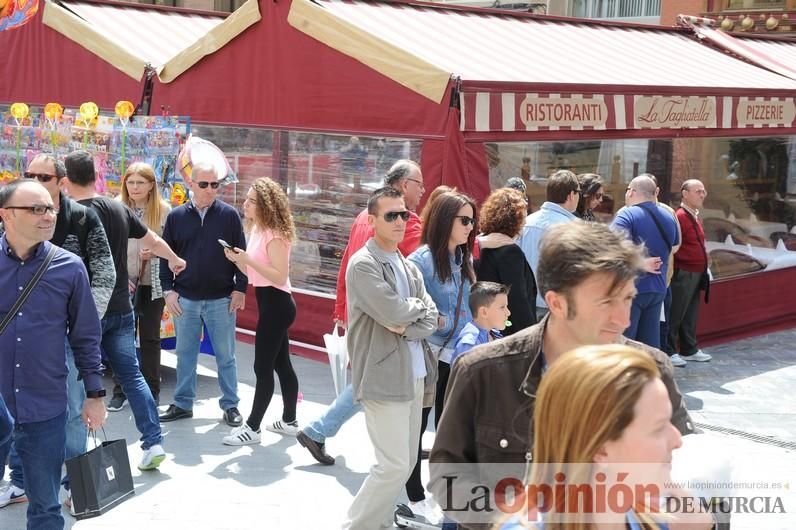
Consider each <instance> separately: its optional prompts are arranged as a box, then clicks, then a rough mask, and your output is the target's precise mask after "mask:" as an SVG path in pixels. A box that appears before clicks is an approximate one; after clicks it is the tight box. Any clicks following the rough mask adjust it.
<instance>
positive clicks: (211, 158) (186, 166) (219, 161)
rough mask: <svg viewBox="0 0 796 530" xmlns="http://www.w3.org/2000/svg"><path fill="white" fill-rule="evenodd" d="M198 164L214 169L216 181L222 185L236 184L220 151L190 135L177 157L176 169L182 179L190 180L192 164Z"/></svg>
mask: <svg viewBox="0 0 796 530" xmlns="http://www.w3.org/2000/svg"><path fill="white" fill-rule="evenodd" d="M200 162H201V163H203V164H209V165H212V166H213V167H215V169H216V175H218V180H221V181H224V182H223V183H224V184H227V183H230V182H237V179H236V178H235V173H234V172H233V171H232V167H230V165H229V161H228V160H227V157H226V156H224V153H223V152H222V151H221V149H219V148H218V147H217V146H216V144H214V143H213V142H210V141H208V140H205V139H203V138H199V137H198V136H194V135H191V136H189V137H188V139H187V140H186V141H185V146H183V148H182V151H180V154H179V156H178V157H177V169H178V170H179V171H180V173H181V174H182V176H183V178H191V173H193V166H194V164H197V163H200Z"/></svg>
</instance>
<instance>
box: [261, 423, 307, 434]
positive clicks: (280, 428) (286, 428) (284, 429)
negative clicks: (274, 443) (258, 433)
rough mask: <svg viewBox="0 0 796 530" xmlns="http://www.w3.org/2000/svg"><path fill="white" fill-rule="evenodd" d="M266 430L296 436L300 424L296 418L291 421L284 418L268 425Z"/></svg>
mask: <svg viewBox="0 0 796 530" xmlns="http://www.w3.org/2000/svg"><path fill="white" fill-rule="evenodd" d="M265 430H266V431H271V432H275V433H276V434H282V435H285V436H295V435H297V434H298V432H299V426H298V421H295V420H294V421H291V422H290V423H287V422H284V421H282V420H276V421H275V422H273V423H272V424H270V425H266V426H265Z"/></svg>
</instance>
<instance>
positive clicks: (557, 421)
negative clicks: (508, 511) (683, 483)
mask: <svg viewBox="0 0 796 530" xmlns="http://www.w3.org/2000/svg"><path fill="white" fill-rule="evenodd" d="M671 416H672V406H671V401H670V400H669V398H668V393H667V390H666V387H665V386H664V384H663V382H662V381H661V378H660V373H659V372H658V368H657V366H656V364H655V360H654V359H653V357H652V356H650V354H649V353H645V352H642V351H640V350H637V349H635V348H631V347H629V346H623V345H602V346H584V347H581V348H577V349H575V350H572V351H570V352H568V353H566V354H564V355H563V356H561V357H560V358H559V359H558V360H556V361H555V362H554V363H553V364H552V365H551V367H550V368H549V370H548V371H547V372H546V373H545V375H544V377H543V378H542V382H541V384H540V385H539V391H538V392H537V394H536V405H535V408H534V420H533V432H534V440H533V464H532V466H531V470H530V475H529V481H528V484H529V487H528V489H527V490H526V491H531V492H532V491H534V489H535V490H536V491H537V492H544V493H547V491H545V489H544V485H550V486H558V485H561V486H563V487H562V488H561V490H559V491H566V495H561V494H557V495H552V494H548V495H547V496H545V494H544V493H542V494H538V495H536V498H532V499H528V500H527V503H528V506H529V507H530V513H529V514H526V515H529V516H526V517H524V519H525V521H526V522H527V521H530V522H531V523H532V524H523V523H520V522H519V521H517V520H514V521H510V522H508V523H505V524H503V525H502V526H501V527H500V528H501V530H517V529H520V528H544V529H545V530H551V529H555V530H559V529H561V530H563V529H566V530H601V529H604V528H605V529H607V528H621V529H625V528H629V529H639V530H640V529H644V530H658V529H661V530H663V529H667V528H675V527H677V525H678V524H688V525H689V526H688V528H690V529H692V530H697V529H699V530H701V529H703V528H704V529H707V528H710V527H711V526H712V525H713V520H712V518H711V517H710V516H709V515H708V514H689V520H688V521H686V520H684V519H683V518H680V519H679V520H678V518H675V517H674V516H672V515H666V516H664V515H661V514H659V513H658V512H660V511H661V509H660V502H661V500H662V499H663V497H664V496H666V495H667V494H675V495H679V494H683V493H684V492H682V491H680V492H667V491H666V489H665V486H666V484H667V483H668V482H670V481H671V462H672V451H673V450H675V449H677V448H678V447H680V446H681V445H682V438H681V435H680V432H679V431H678V430H677V428H676V427H675V426H674V425H672V423H671ZM624 473H626V475H624V478H622V479H621V480H622V484H623V485H624V486H629V489H630V490H631V491H632V492H633V495H634V496H635V495H638V492H639V491H643V494H642V495H640V498H635V497H633V498H630V499H621V500H622V503H621V504H625V505H626V506H628V508H627V509H623V511H621V512H617V511H616V508H614V509H611V506H617V504H618V503H615V502H610V501H611V499H610V498H609V499H608V502H606V501H605V499H604V498H603V502H602V504H601V503H600V495H609V496H610V495H611V494H612V493H611V492H612V486H613V485H614V484H615V483H616V482H615V481H616V477H617V476H620V475H622V474H624ZM570 485H571V486H573V488H572V489H569V486H570ZM575 486H584V487H586V488H588V489H589V491H590V493H591V495H586V494H584V493H583V490H582V489H581V490H579V491H574V489H575V488H574V487H575ZM636 486H639V487H642V488H643V490H642V489H637V488H636ZM601 492H603V493H601ZM605 492H608V493H607V494H606V493H605ZM567 495H570V496H572V497H567ZM614 500H618V499H614ZM589 503H591V504H589ZM601 506H602V508H601ZM606 506H607V507H608V508H606ZM536 507H539V508H538V511H539V512H540V513H538V514H536V513H533V512H534V511H536V510H537V508H536ZM683 517H684V516H683ZM667 520H668V522H667Z"/></svg>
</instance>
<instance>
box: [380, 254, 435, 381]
mask: <svg viewBox="0 0 796 530" xmlns="http://www.w3.org/2000/svg"><path fill="white" fill-rule="evenodd" d="M387 259H389V261H390V266H391V267H392V270H393V272H395V286H396V288H397V289H398V295H399V296H402V297H403V298H404V299H406V298H409V295H410V294H411V293H410V291H409V280H408V278H407V277H406V268H405V265H404V263H403V259H402V258H401V255H400V254H399V253H398V251H397V250H396V251H395V252H392V253H390V254H389V255H388V257H387ZM406 343H407V345H408V346H409V351H410V352H411V354H412V373H413V374H414V376H415V379H421V378H423V377H426V361H425V358H424V356H423V345H422V344H421V343H420V341H419V340H407V341H406Z"/></svg>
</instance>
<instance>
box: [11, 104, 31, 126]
mask: <svg viewBox="0 0 796 530" xmlns="http://www.w3.org/2000/svg"><path fill="white" fill-rule="evenodd" d="M28 114H30V107H28V106H27V105H26V104H24V103H14V104H13V105H11V115H12V116H13V117H14V119H15V120H17V122H20V121H22V120H24V119H25V118H27V117H28Z"/></svg>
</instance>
